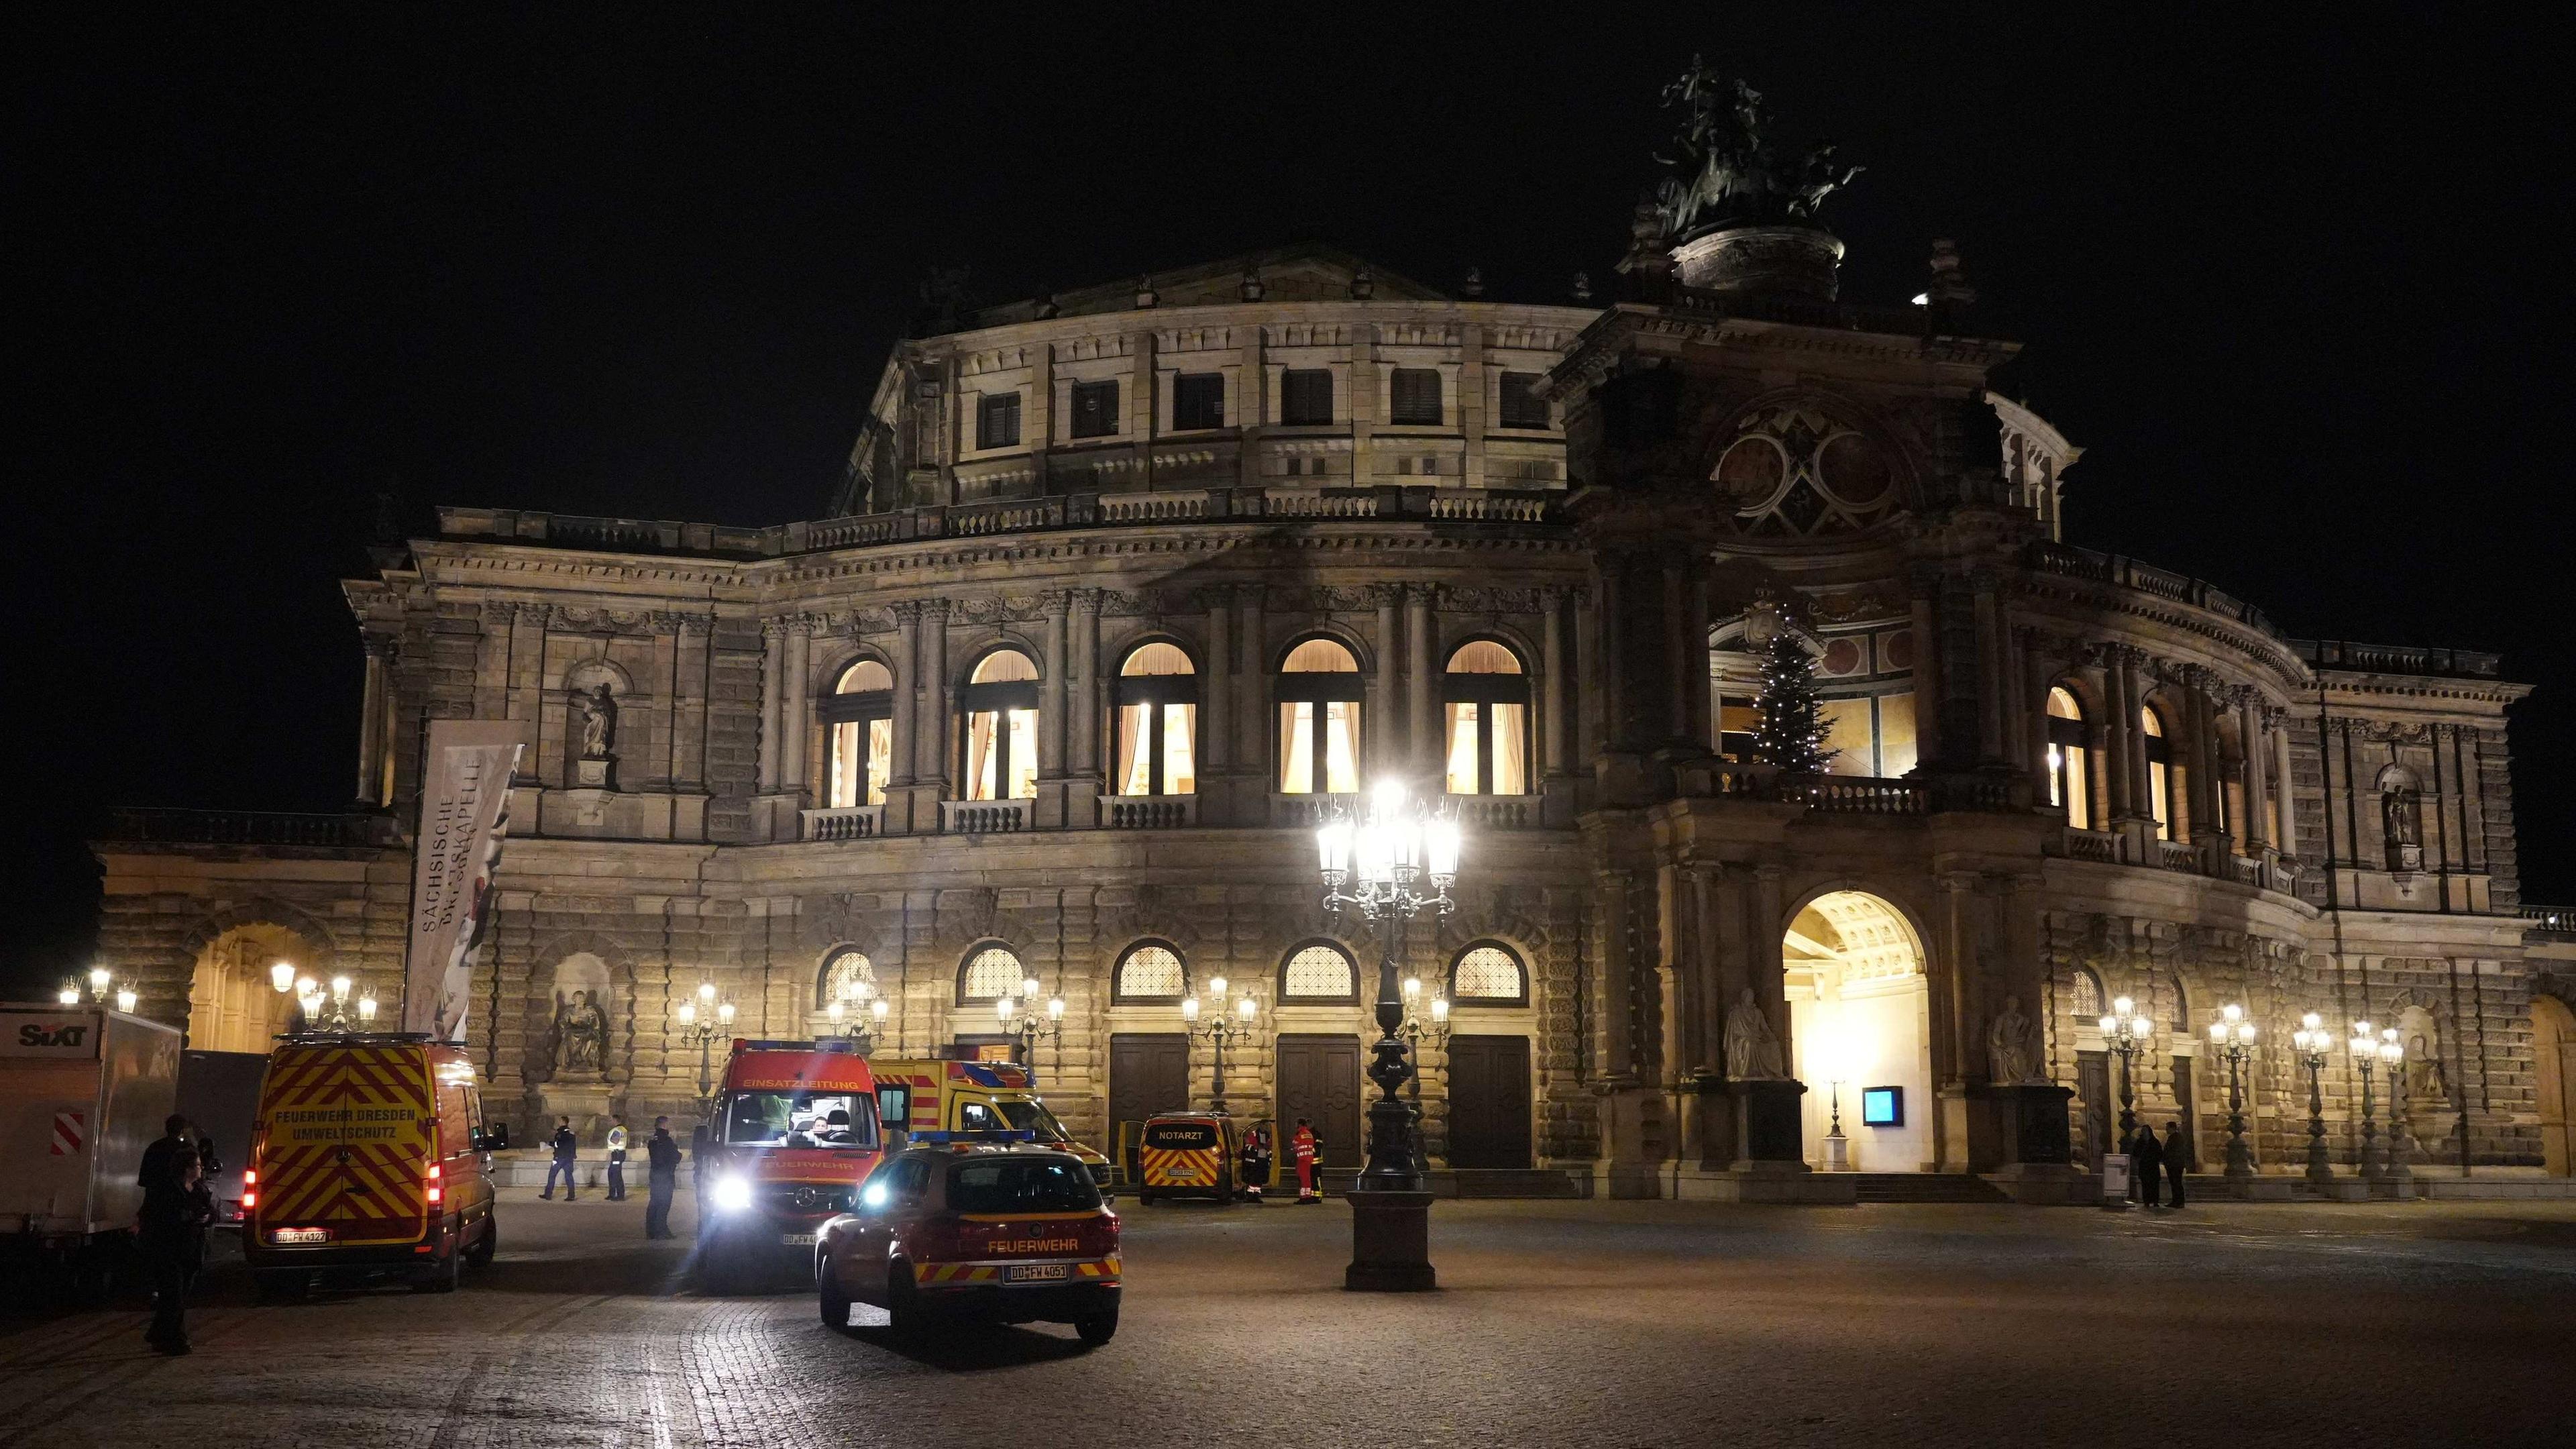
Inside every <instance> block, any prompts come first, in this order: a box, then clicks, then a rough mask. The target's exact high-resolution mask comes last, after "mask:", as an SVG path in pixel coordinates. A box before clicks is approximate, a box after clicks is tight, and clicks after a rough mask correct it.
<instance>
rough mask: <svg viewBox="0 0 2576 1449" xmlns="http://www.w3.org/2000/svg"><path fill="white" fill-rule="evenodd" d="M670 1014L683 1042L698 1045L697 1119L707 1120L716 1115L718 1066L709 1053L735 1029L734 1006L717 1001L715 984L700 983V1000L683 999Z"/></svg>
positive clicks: (730, 1003)
mask: <svg viewBox="0 0 2576 1449" xmlns="http://www.w3.org/2000/svg"><path fill="white" fill-rule="evenodd" d="M671 1014H672V1015H673V1016H675V1017H677V1018H679V1022H680V1040H681V1041H683V1042H694V1043H696V1044H697V1048H698V1116H699V1117H700V1118H701V1119H704V1118H706V1117H709V1116H712V1115H713V1114H714V1112H715V1106H716V1081H715V1070H714V1068H715V1063H714V1060H713V1058H712V1057H711V1056H710V1053H711V1051H712V1050H713V1048H714V1047H715V1043H716V1038H717V1037H719V1036H722V1035H724V1034H725V1033H726V1032H727V1031H728V1030H730V1029H731V1028H732V1026H733V1003H732V1002H730V1001H722V1002H720V1001H718V1000H716V984H715V983H714V982H712V981H701V982H699V983H698V994H697V996H696V997H695V998H694V999H683V1000H682V1001H681V1002H680V1004H679V1006H678V1007H676V1008H674V1009H673V1011H672V1013H671ZM701 1125H702V1126H703V1122H702V1123H701Z"/></svg>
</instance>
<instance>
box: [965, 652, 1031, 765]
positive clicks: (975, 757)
mask: <svg viewBox="0 0 2576 1449" xmlns="http://www.w3.org/2000/svg"><path fill="white" fill-rule="evenodd" d="M957 722H958V733H959V737H960V745H961V747H962V749H963V751H964V754H965V766H966V768H965V772H964V774H963V775H962V776H961V778H962V779H963V781H964V782H965V798H966V799H969V800H1026V799H1030V798H1032V797H1034V796H1035V795H1036V794H1037V793H1038V667H1037V665H1036V664H1034V663H1032V662H1031V661H1030V659H1029V656H1027V655H1025V654H1023V653H1021V652H1020V651H1018V650H1017V649H996V650H994V651H993V652H992V653H990V654H987V655H985V656H984V657H983V658H981V659H978V660H976V661H975V670H974V672H973V673H972V674H969V675H968V676H967V677H966V687H965V688H964V689H962V690H960V691H958V700H957Z"/></svg>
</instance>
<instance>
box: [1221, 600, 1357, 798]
mask: <svg viewBox="0 0 2576 1449" xmlns="http://www.w3.org/2000/svg"><path fill="white" fill-rule="evenodd" d="M1268 596H1269V590H1268V589H1266V588H1264V587H1263V586H1262V585H1260V584H1246V585H1244V587H1243V590H1242V592H1241V594H1240V595H1238V597H1237V602H1239V603H1241V604H1242V605H1243V659H1242V663H1241V666H1240V667H1241V669H1242V672H1243V687H1242V689H1241V690H1239V691H1237V693H1238V694H1239V695H1240V698H1239V699H1238V701H1237V709H1236V717H1235V743H1236V744H1238V745H1240V746H1242V749H1241V750H1240V751H1238V752H1237V753H1236V756H1235V758H1237V759H1239V760H1241V761H1242V762H1243V766H1244V768H1245V770H1247V771H1249V772H1252V773H1256V774H1259V775H1260V776H1262V779H1263V783H1262V786H1261V789H1260V791H1259V792H1258V793H1259V795H1261V796H1267V795H1268V794H1269V793H1270V791H1271V788H1272V782H1273V781H1275V780H1276V779H1277V778H1278V774H1277V768H1278V767H1277V766H1276V765H1274V764H1273V763H1272V762H1271V759H1270V636H1269V634H1268V632H1267V629H1268V623H1267V621H1266V620H1265V619H1264V618H1263V617H1262V614H1263V608H1262V605H1263V604H1264V603H1265V602H1266V601H1267V599H1268ZM1363 724H1364V725H1365V721H1363Z"/></svg>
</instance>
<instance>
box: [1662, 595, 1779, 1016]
mask: <svg viewBox="0 0 2576 1449" xmlns="http://www.w3.org/2000/svg"><path fill="white" fill-rule="evenodd" d="M1693 572H1694V570H1691V569H1689V568H1687V567H1685V566H1684V565H1683V564H1681V563H1680V562H1678V561H1675V560H1671V559H1667V560H1666V561H1665V562H1664V567H1663V575H1664V580H1663V582H1664V588H1663V594H1664V598H1663V606H1664V646H1665V653H1664V668H1665V669H1666V670H1667V671H1669V672H1670V674H1671V676H1672V678H1671V680H1670V681H1669V683H1668V684H1667V685H1666V694H1665V699H1664V718H1663V733H1664V742H1665V743H1666V744H1667V745H1670V744H1677V743H1679V742H1681V741H1683V740H1687V739H1689V738H1690V737H1691V694H1692V691H1693V688H1694V686H1696V688H1697V691H1698V692H1699V693H1701V694H1706V693H1707V692H1708V661H1707V658H1706V653H1707V649H1708V631H1707V630H1704V629H1703V630H1701V631H1699V633H1700V641H1699V648H1698V651H1697V652H1698V653H1699V654H1700V655H1701V659H1700V667H1699V670H1698V675H1699V677H1698V679H1696V680H1694V679H1692V677H1691V674H1692V670H1691V656H1692V653H1693V652H1694V651H1693V649H1692V647H1691V637H1690V636H1691V607H1690V605H1691V584H1692V578H1691V575H1692V573H1693ZM1784 1039H1785V1038H1784Z"/></svg>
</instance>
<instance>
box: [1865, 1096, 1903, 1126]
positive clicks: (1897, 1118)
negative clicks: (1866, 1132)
mask: <svg viewBox="0 0 2576 1449" xmlns="http://www.w3.org/2000/svg"><path fill="white" fill-rule="evenodd" d="M1860 1125H1862V1126H1863V1127H1902V1126H1904V1125H1905V1089H1904V1088H1903V1087H1863V1088H1861V1089H1860Z"/></svg>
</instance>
